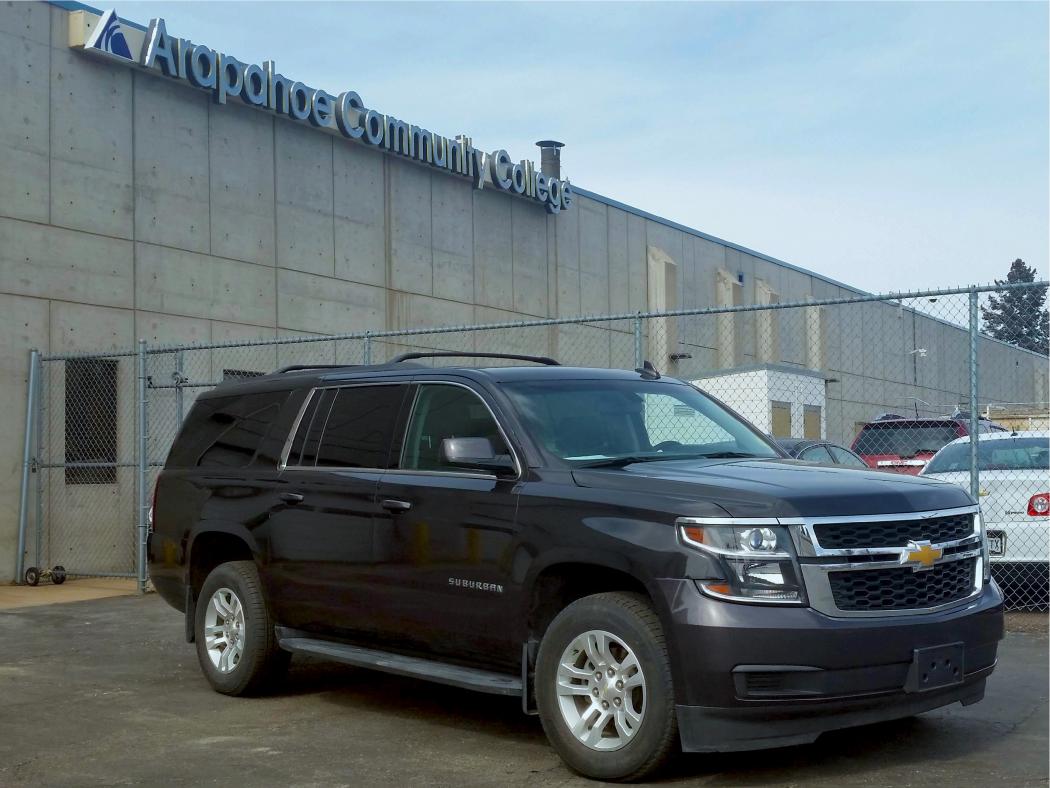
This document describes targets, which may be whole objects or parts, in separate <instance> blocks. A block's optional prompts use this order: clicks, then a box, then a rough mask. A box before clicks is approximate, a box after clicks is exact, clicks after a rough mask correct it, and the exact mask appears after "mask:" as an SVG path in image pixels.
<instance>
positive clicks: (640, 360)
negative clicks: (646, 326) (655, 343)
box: [634, 312, 645, 369]
mask: <svg viewBox="0 0 1050 788" xmlns="http://www.w3.org/2000/svg"><path fill="white" fill-rule="evenodd" d="M644 363H645V356H644V354H643V352H642V315H641V312H639V313H638V315H637V316H636V317H635V318H634V366H635V369H640V368H641V367H642V365H643V364H644Z"/></svg>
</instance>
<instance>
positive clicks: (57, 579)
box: [51, 566, 66, 586]
mask: <svg viewBox="0 0 1050 788" xmlns="http://www.w3.org/2000/svg"><path fill="white" fill-rule="evenodd" d="M51 582H52V583H54V584H55V585H56V586H60V585H62V584H63V583H64V582H66V568H65V567H64V566H56V567H55V568H54V569H52V570H51Z"/></svg>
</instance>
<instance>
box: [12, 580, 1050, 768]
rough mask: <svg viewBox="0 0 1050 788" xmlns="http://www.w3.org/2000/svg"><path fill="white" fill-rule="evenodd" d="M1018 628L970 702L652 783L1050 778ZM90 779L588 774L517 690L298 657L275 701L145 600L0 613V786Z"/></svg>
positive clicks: (1030, 633) (1041, 685)
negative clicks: (232, 691) (572, 766)
mask: <svg viewBox="0 0 1050 788" xmlns="http://www.w3.org/2000/svg"><path fill="white" fill-rule="evenodd" d="M1018 621H1021V622H1022V625H1018V626H1015V627H1014V626H1012V627H1010V629H1012V630H1015V631H1010V632H1008V633H1007V637H1006V640H1005V641H1004V642H1003V643H1002V645H1001V649H1000V652H999V653H1000V661H999V667H998V669H997V671H996V672H995V674H994V675H993V676H992V677H991V679H990V680H989V683H988V692H987V696H986V698H985V700H984V701H983V702H981V703H979V704H977V705H974V706H970V707H967V708H962V707H961V706H958V705H956V706H953V707H949V708H947V709H941V710H938V711H935V712H930V713H928V714H925V715H922V716H921V717H918V718H913V719H910V720H904V721H899V722H893V723H884V724H880V725H874V726H868V727H864V728H856V729H852V730H848V731H840V732H836V733H831V734H825V735H824V736H822V737H821V738H820V739H819V740H818V741H817V742H816V743H815V744H812V745H807V746H801V747H792V748H784V749H780V750H771V751H765V752H758V753H738V754H733V755H718V756H711V755H691V756H679V757H678V758H677V759H676V761H675V763H674V764H673V766H672V768H671V769H670V770H669V772H668V773H666V774H665V775H663V776H662V778H661V780H660V781H659V782H660V783H662V784H665V785H774V786H793V785H806V786H822V785H826V786H836V787H837V786H877V785H886V786H894V788H900V787H901V786H909V785H922V786H926V787H928V786H937V785H943V786H961V785H980V786H987V785H993V784H1002V785H1009V786H1011V787H1012V786H1028V785H1046V784H1047V777H1048V758H1050V752H1048V736H1050V732H1048V724H1047V715H1048V706H1047V694H1048V693H1047V683H1048V682H1047V632H1046V622H1045V616H1042V617H1035V618H1027V619H1018ZM1033 622H1034V623H1033ZM99 784H106V785H125V784H164V785H209V784H222V785H233V786H241V785H244V786H271V785H274V786H276V785H281V786H285V785H287V786H321V785H324V786H328V785H348V786H372V785H377V786H378V785H392V784H397V785H402V786H409V785H411V786H430V785H434V786H453V785H454V786H516V785H522V786H524V785H528V786H555V785H557V786H574V785H593V784H594V783H590V782H588V781H587V780H583V779H581V778H579V777H577V776H575V775H573V774H572V773H571V772H569V771H568V770H567V769H566V768H565V767H564V766H563V765H562V764H561V762H560V761H559V760H558V758H557V756H555V754H554V752H553V751H552V750H551V749H550V748H549V747H548V745H547V743H546V740H545V739H544V736H543V731H542V730H541V728H540V724H539V721H538V720H537V719H536V718H535V717H525V716H523V715H522V714H521V713H520V711H519V706H518V703H517V701H515V700H513V699H507V698H500V697H495V696H488V695H479V694H475V693H470V692H465V691H461V690H455V689H451V688H445V687H440V686H436V685H431V684H427V683H424V682H420V681H415V680H412V679H406V678H399V677H394V676H388V675H384V674H380V673H374V672H370V671H366V670H360V669H355V668H350V667H345V666H341V665H335V664H330V663H323V662H318V661H313V660H308V659H300V658H298V657H297V658H296V659H295V660H293V662H292V668H291V671H290V673H289V676H288V679H287V682H286V683H285V685H284V686H283V688H282V689H281V690H280V691H279V692H278V693H277V694H275V695H273V696H269V697H265V698H257V699H241V698H227V697H224V696H222V695H218V694H217V693H215V692H212V691H211V689H210V688H209V687H208V686H207V684H206V683H205V681H204V678H203V677H202V676H201V674H200V671H199V668H198V666H197V659H196V653H195V651H194V648H193V646H192V645H190V644H187V643H185V642H183V640H182V618H181V616H180V614H178V613H177V612H176V611H174V610H172V609H171V608H169V607H168V606H167V605H166V604H165V603H164V602H163V601H162V600H160V599H159V598H158V597H156V596H155V595H149V596H145V597H137V596H136V597H118V598H112V599H102V600H94V601H88V602H76V603H69V604H59V605H50V606H46V607H34V608H26V609H20V610H12V611H5V612H0V785H4V786H20V785H34V786H36V785H99Z"/></svg>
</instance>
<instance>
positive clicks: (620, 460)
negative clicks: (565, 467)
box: [576, 454, 668, 468]
mask: <svg viewBox="0 0 1050 788" xmlns="http://www.w3.org/2000/svg"><path fill="white" fill-rule="evenodd" d="M666 459H668V457H666V456H661V455H659V454H628V455H626V456H625V457H605V458H603V459H601V460H588V461H587V462H581V463H580V464H579V465H577V466H576V467H577V468H622V467H623V466H624V465H633V464H634V463H636V462H653V461H654V460H666Z"/></svg>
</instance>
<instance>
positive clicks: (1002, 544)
mask: <svg viewBox="0 0 1050 788" xmlns="http://www.w3.org/2000/svg"><path fill="white" fill-rule="evenodd" d="M988 555H996V556H1000V555H1006V533H1005V532H1004V531H989V532H988Z"/></svg>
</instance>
